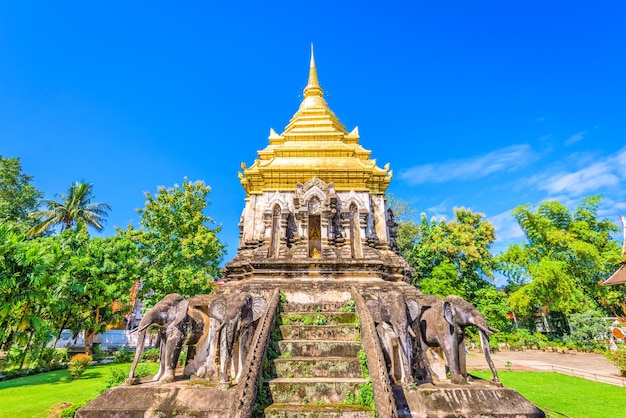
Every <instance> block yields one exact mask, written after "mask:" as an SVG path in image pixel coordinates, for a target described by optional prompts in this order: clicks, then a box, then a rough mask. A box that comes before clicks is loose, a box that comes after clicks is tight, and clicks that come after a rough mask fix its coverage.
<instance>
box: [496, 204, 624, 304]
mask: <svg viewBox="0 0 626 418" xmlns="http://www.w3.org/2000/svg"><path fill="white" fill-rule="evenodd" d="M599 204H600V198H599V197H596V196H592V197H587V198H584V199H583V200H582V201H581V202H580V204H579V205H578V206H577V207H576V209H575V210H574V211H570V209H569V208H567V207H566V206H565V205H563V204H562V203H559V202H556V201H549V202H543V203H541V204H540V205H539V206H538V207H536V208H533V207H530V206H529V205H524V206H520V207H518V208H516V209H515V210H514V211H513V215H514V216H515V218H516V219H517V222H518V223H519V225H520V227H521V229H522V231H523V232H524V235H525V242H524V243H523V244H521V245H520V244H514V245H512V246H510V247H509V248H508V249H507V251H506V252H504V253H503V254H502V255H500V256H499V257H498V263H499V270H500V271H501V272H502V273H503V274H504V275H505V276H506V277H508V278H509V281H510V282H511V288H512V289H513V290H514V291H513V292H512V294H511V297H510V302H511V305H512V307H513V308H514V309H515V312H516V313H517V314H518V315H527V316H528V315H534V314H535V313H536V312H543V313H546V312H548V311H551V310H552V311H558V312H561V313H563V314H565V315H570V314H573V313H580V312H583V311H586V310H588V309H594V308H603V309H604V310H605V313H610V311H611V309H612V308H615V307H617V306H619V303H621V301H622V300H623V295H622V294H621V292H619V291H617V290H616V289H611V288H607V287H602V286H600V285H599V284H598V281H601V280H605V279H606V278H607V277H609V276H610V274H612V273H613V272H614V271H615V269H616V268H617V263H618V262H619V261H620V248H619V245H618V244H617V242H616V241H615V240H614V239H613V234H614V233H615V232H617V231H618V230H619V228H618V227H617V226H616V225H615V224H614V223H613V222H611V221H609V220H607V219H603V220H599V219H598V214H597V210H598V205H599Z"/></svg>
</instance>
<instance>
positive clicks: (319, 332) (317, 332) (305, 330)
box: [280, 324, 360, 341]
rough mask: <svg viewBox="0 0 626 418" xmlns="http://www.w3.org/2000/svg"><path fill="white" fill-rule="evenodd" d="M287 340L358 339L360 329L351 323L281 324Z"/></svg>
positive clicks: (282, 332) (282, 333) (281, 330)
mask: <svg viewBox="0 0 626 418" xmlns="http://www.w3.org/2000/svg"><path fill="white" fill-rule="evenodd" d="M280 333H281V335H282V337H283V339H285V340H341V341H356V340H357V337H358V336H359V335H360V333H359V330H358V329H357V328H356V327H355V326H354V325H352V324H350V325H295V324H294V325H281V326H280Z"/></svg>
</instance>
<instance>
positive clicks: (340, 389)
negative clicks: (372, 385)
mask: <svg viewBox="0 0 626 418" xmlns="http://www.w3.org/2000/svg"><path fill="white" fill-rule="evenodd" d="M364 383H365V379H363V378H345V377H341V378H340V377H333V378H320V377H316V378H309V379H307V378H276V379H269V380H267V381H265V382H264V383H263V384H264V385H267V386H268V387H269V391H270V393H271V396H272V400H273V403H275V404H276V403H294V404H341V403H343V402H344V401H345V399H346V396H347V395H348V393H352V395H354V396H356V395H357V394H358V391H359V386H360V385H362V384H364Z"/></svg>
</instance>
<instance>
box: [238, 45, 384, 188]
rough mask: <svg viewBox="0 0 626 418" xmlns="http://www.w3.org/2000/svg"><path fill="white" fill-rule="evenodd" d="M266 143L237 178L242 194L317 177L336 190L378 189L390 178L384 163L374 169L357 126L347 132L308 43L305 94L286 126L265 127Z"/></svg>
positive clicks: (282, 186)
mask: <svg viewBox="0 0 626 418" xmlns="http://www.w3.org/2000/svg"><path fill="white" fill-rule="evenodd" d="M268 139H269V145H268V146H267V147H266V148H265V149H263V150H261V151H258V156H259V158H258V159H257V160H255V162H254V164H252V165H251V166H250V167H246V166H245V165H243V166H242V170H243V173H240V174H239V179H240V181H241V184H242V185H243V187H244V189H245V190H246V194H248V195H250V194H261V193H263V192H265V191H273V190H276V191H289V190H295V188H296V185H297V183H305V182H307V181H309V180H311V179H312V178H313V177H317V178H319V179H321V180H323V181H325V182H326V183H331V182H332V183H333V184H334V186H335V190H336V191H350V190H354V191H357V192H359V191H369V192H370V193H373V194H382V193H384V192H385V190H386V189H387V186H388V185H389V181H390V180H391V171H390V170H389V166H385V167H384V168H379V167H378V166H376V160H372V159H370V154H371V151H369V150H366V149H364V148H363V147H362V146H361V145H359V143H358V142H359V131H358V129H357V128H354V130H353V131H352V132H348V131H347V130H346V128H345V127H344V126H343V125H342V124H341V122H339V119H338V118H337V116H335V114H334V113H333V111H332V110H330V108H329V107H328V104H327V103H326V100H324V92H323V90H322V88H321V87H320V84H319V80H318V78H317V68H316V66H315V56H314V54H313V44H311V63H310V66H309V80H308V83H307V86H306V87H305V88H304V99H303V100H302V103H301V104H300V108H299V109H298V111H297V112H296V113H295V114H294V115H293V117H292V118H291V120H290V121H289V124H288V125H287V126H286V127H285V130H284V131H283V132H282V133H281V134H280V135H279V134H277V133H276V131H274V130H273V129H270V135H269V138H268Z"/></svg>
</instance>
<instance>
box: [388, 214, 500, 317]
mask: <svg viewBox="0 0 626 418" xmlns="http://www.w3.org/2000/svg"><path fill="white" fill-rule="evenodd" d="M454 214H455V216H454V219H453V220H451V221H449V222H446V221H444V220H439V221H437V220H436V219H431V220H428V218H427V217H426V215H425V214H422V215H421V219H420V222H419V223H415V222H412V221H406V220H401V221H400V223H399V224H400V226H399V227H398V238H397V242H398V246H399V247H400V250H401V253H402V255H403V256H404V258H405V259H406V260H407V261H408V262H409V264H410V265H411V266H412V267H413V268H414V269H415V274H414V277H413V284H414V285H415V286H417V287H419V288H420V290H421V291H422V292H424V293H427V294H432V295H436V296H439V297H445V296H448V295H459V296H461V297H463V298H464V299H466V300H468V301H469V302H470V303H473V304H474V305H476V306H477V307H481V308H482V311H483V314H484V315H485V316H486V317H487V320H488V321H489V323H490V324H492V325H493V326H500V327H506V326H507V324H508V320H507V317H506V315H507V313H508V312H509V307H508V304H507V300H506V295H504V294H503V293H501V292H498V291H497V290H496V288H495V286H494V285H493V283H492V282H491V279H493V271H494V267H495V262H494V260H493V258H492V256H491V251H490V248H491V245H492V244H493V242H494V240H495V229H494V227H493V226H492V225H491V224H490V223H489V222H488V221H486V220H485V219H484V215H483V214H481V213H474V212H472V211H471V210H470V209H465V208H457V209H455V211H454ZM486 301H488V303H486ZM488 304H491V305H493V306H488ZM495 324H497V325H495Z"/></svg>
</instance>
